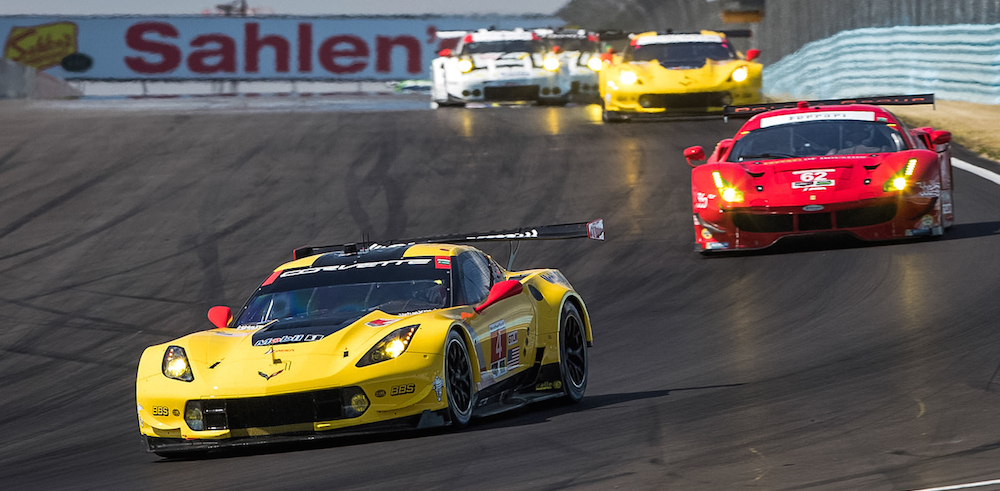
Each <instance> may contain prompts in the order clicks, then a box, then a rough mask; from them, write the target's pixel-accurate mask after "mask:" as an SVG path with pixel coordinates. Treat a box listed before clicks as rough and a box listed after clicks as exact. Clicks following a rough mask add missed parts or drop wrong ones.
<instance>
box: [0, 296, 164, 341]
mask: <svg viewBox="0 0 1000 491" xmlns="http://www.w3.org/2000/svg"><path fill="white" fill-rule="evenodd" d="M0 303H7V304H11V305H16V306H18V307H21V308H23V309H28V310H34V311H38V312H44V313H46V314H54V315H57V316H61V317H64V318H68V319H78V320H85V321H88V322H93V323H95V324H98V325H102V326H105V327H104V328H99V327H93V326H71V325H65V324H60V326H65V327H67V328H75V329H88V330H94V331H107V332H116V333H120V332H127V333H134V332H137V331H140V330H142V331H144V332H147V331H148V330H147V329H144V328H141V327H140V326H137V325H135V324H127V323H124V322H118V321H113V320H110V319H103V318H100V317H93V316H89V315H82V314H80V313H74V312H67V311H64V310H58V309H54V308H51V307H42V306H39V305H32V304H30V303H28V302H26V301H22V300H14V299H9V298H0ZM148 332H155V331H148ZM160 334H170V333H167V332H162V333H160Z"/></svg>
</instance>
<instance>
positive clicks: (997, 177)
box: [941, 158, 1000, 489]
mask: <svg viewBox="0 0 1000 491" xmlns="http://www.w3.org/2000/svg"><path fill="white" fill-rule="evenodd" d="M951 166H952V167H958V168H959V169H962V170H964V171H965V172H971V173H973V174H975V175H977V176H979V177H982V178H983V179H986V180H988V181H993V182H994V183H996V184H1000V174H997V173H995V172H990V171H988V170H986V169H984V168H982V167H978V166H975V165H972V164H970V163H968V162H966V161H964V160H960V159H956V158H952V159H951ZM941 489H946V488H941ZM947 489H951V488H947Z"/></svg>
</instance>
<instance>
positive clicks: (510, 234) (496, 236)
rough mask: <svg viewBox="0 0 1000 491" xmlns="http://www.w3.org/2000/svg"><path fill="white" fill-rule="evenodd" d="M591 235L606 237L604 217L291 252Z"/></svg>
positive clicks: (296, 256) (305, 254) (302, 253)
mask: <svg viewBox="0 0 1000 491" xmlns="http://www.w3.org/2000/svg"><path fill="white" fill-rule="evenodd" d="M578 238H589V239H594V240H604V219H603V218H598V219H596V220H591V221H589V222H575V223H562V224H558V225H544V226H541V227H522V228H512V229H508V230H493V231H489V232H476V233H470V234H452V235H437V236H430V237H418V238H415V239H405V240H390V241H388V243H386V244H378V243H374V242H368V241H364V242H362V243H360V244H357V243H352V244H340V245H324V246H303V247H299V248H297V249H295V251H293V252H292V258H293V259H301V258H303V257H308V256H312V255H315V254H324V253H327V252H341V253H344V254H357V253H359V252H365V251H368V250H371V249H381V248H384V247H392V246H397V245H408V244H428V243H434V242H443V243H451V242H461V243H465V242H484V241H498V240H509V241H511V242H516V241H520V240H554V239H578Z"/></svg>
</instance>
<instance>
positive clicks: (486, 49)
mask: <svg viewBox="0 0 1000 491" xmlns="http://www.w3.org/2000/svg"><path fill="white" fill-rule="evenodd" d="M542 49H544V46H542V43H540V42H538V41H530V40H519V41H482V42H474V43H466V44H465V45H464V46H462V54H471V53H536V52H539V51H541V50H542Z"/></svg>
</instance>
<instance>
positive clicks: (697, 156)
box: [684, 146, 705, 167]
mask: <svg viewBox="0 0 1000 491" xmlns="http://www.w3.org/2000/svg"><path fill="white" fill-rule="evenodd" d="M684 158H685V159H687V162H688V165H690V166H691V167H694V166H695V164H693V163H692V161H694V162H697V161H700V160H705V150H704V149H703V148H701V146H694V147H688V148H686V149H684Z"/></svg>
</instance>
